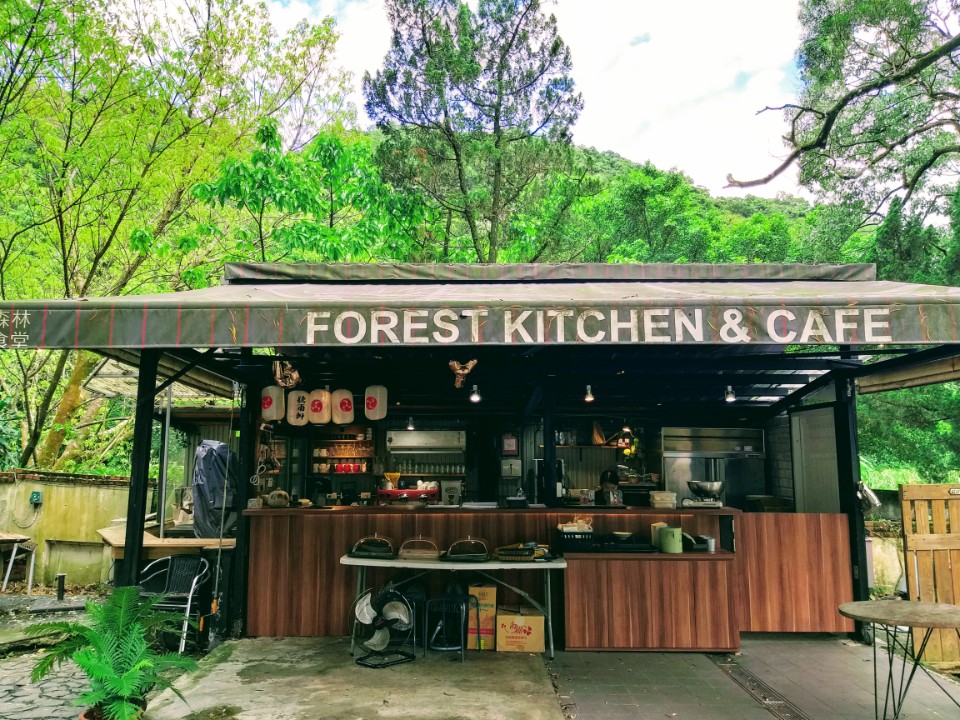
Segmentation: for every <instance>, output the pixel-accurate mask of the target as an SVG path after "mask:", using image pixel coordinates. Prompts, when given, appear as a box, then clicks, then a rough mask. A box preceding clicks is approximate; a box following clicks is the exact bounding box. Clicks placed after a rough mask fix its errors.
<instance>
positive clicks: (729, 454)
mask: <svg viewBox="0 0 960 720" xmlns="http://www.w3.org/2000/svg"><path fill="white" fill-rule="evenodd" d="M763 440H764V438H763V430H753V429H743V428H663V434H662V449H663V477H664V488H665V489H666V490H669V491H671V492H675V493H676V494H677V505H678V506H679V505H680V504H681V502H682V501H683V499H684V498H695V497H696V496H695V495H694V494H693V493H692V492H690V488H689V487H688V485H687V481H688V480H706V481H712V480H722V481H723V482H724V483H725V487H724V490H723V494H722V495H721V496H720V500H721V501H722V502H723V504H724V505H727V506H729V507H735V508H740V509H744V508H745V507H746V496H747V495H763V494H765V492H766V452H765V450H764V446H763Z"/></svg>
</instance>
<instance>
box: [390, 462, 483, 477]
mask: <svg viewBox="0 0 960 720" xmlns="http://www.w3.org/2000/svg"><path fill="white" fill-rule="evenodd" d="M391 470H392V471H393V472H398V473H400V474H401V475H415V476H417V477H423V476H425V475H437V476H444V477H463V476H464V475H465V474H466V467H465V466H464V464H463V463H457V462H415V461H412V460H401V461H400V462H398V463H397V464H396V466H395V467H393V468H391Z"/></svg>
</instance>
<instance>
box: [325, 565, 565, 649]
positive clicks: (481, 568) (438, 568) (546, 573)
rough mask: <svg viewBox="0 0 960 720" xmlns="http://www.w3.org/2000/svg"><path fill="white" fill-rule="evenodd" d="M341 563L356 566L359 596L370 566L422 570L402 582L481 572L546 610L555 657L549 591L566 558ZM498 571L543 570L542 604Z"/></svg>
mask: <svg viewBox="0 0 960 720" xmlns="http://www.w3.org/2000/svg"><path fill="white" fill-rule="evenodd" d="M340 564H341V565H352V566H355V567H356V568H357V595H356V596H357V597H360V594H361V593H362V592H363V591H364V590H366V589H367V568H369V567H378V568H393V569H395V570H421V571H422V572H419V573H417V574H416V575H414V576H412V577H409V578H405V579H404V580H403V581H402V582H401V583H400V584H405V583H408V582H412V581H413V580H416V579H417V578H418V577H421V576H423V575H426V574H427V573H431V572H456V571H467V572H472V573H476V574H477V575H481V576H483V577H485V578H487V579H488V580H490V581H491V582H495V583H497V584H498V585H501V586H503V587H505V588H507V589H509V590H513V592H515V593H516V594H517V595H519V596H520V597H522V598H523V599H524V600H526V601H527V602H528V603H530V604H531V605H533V606H534V607H535V608H537V610H539V611H540V612H542V613H543V618H544V621H545V623H546V630H547V647H548V649H549V651H550V658H551V659H553V615H552V613H551V612H550V605H551V593H550V571H551V570H563V569H565V568H566V567H567V561H566V560H564V559H563V558H555V559H553V560H535V561H532V562H516V561H503V560H486V561H484V562H457V561H453V560H439V559H437V560H430V559H417V560H411V559H404V558H390V559H386V558H364V557H351V556H350V555H343V556H342V557H341V558H340ZM495 570H526V571H533V572H537V571H539V572H541V573H542V575H543V604H540V602H538V601H537V600H536V599H534V598H533V597H532V596H531V595H530V594H529V593H528V592H527V591H526V590H523V589H521V588H518V587H515V586H513V585H511V584H510V583H508V582H506V581H505V580H503V579H502V578H499V577H497V576H496V575H491V574H490V573H491V572H492V571H495Z"/></svg>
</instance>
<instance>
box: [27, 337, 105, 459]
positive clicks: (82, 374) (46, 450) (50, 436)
mask: <svg viewBox="0 0 960 720" xmlns="http://www.w3.org/2000/svg"><path fill="white" fill-rule="evenodd" d="M97 360H98V358H97V356H96V355H94V354H93V353H89V352H82V351H81V352H78V353H77V360H76V362H75V363H74V364H73V370H71V371H70V376H69V377H68V378H67V384H66V386H65V387H64V389H63V394H62V395H61V396H60V404H59V405H58V406H57V413H56V415H54V417H53V425H52V426H51V428H50V430H49V431H48V432H47V435H46V437H45V438H44V441H43V444H42V445H41V446H40V449H39V450H38V451H37V467H38V468H49V467H51V466H53V465H54V464H55V463H56V461H57V456H58V455H59V454H60V448H61V447H63V440H64V438H65V437H66V436H67V424H68V423H69V422H70V420H71V418H72V417H73V415H74V413H76V411H77V408H79V407H80V399H81V398H80V396H81V393H82V390H83V383H84V381H85V380H86V379H87V377H88V376H89V375H90V373H91V372H93V369H94V368H95V367H96V366H97ZM38 424H39V418H38Z"/></svg>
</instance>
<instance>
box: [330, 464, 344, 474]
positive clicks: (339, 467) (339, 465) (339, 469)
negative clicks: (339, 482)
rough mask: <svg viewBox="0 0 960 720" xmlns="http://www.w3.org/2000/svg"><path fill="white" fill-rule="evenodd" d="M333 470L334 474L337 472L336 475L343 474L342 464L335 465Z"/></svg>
mask: <svg viewBox="0 0 960 720" xmlns="http://www.w3.org/2000/svg"><path fill="white" fill-rule="evenodd" d="M333 468H334V471H335V472H338V473H342V472H344V470H343V463H337V464H336V465H334V466H333Z"/></svg>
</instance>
